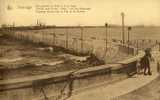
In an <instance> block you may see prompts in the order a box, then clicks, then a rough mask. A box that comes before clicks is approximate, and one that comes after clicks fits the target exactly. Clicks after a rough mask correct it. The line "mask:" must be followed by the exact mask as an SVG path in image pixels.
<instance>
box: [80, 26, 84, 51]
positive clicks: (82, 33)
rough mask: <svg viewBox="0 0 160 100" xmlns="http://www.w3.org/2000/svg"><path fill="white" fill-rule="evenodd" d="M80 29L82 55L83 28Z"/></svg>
mask: <svg viewBox="0 0 160 100" xmlns="http://www.w3.org/2000/svg"><path fill="white" fill-rule="evenodd" d="M80 28H81V53H82V54H83V27H80Z"/></svg>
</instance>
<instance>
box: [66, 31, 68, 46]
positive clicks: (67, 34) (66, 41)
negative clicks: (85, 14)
mask: <svg viewBox="0 0 160 100" xmlns="http://www.w3.org/2000/svg"><path fill="white" fill-rule="evenodd" d="M66 49H68V29H67V28H66Z"/></svg>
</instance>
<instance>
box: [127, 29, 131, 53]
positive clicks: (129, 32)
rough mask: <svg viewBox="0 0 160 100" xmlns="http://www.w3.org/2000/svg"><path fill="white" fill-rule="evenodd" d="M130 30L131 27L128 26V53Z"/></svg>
mask: <svg viewBox="0 0 160 100" xmlns="http://www.w3.org/2000/svg"><path fill="white" fill-rule="evenodd" d="M130 30H131V27H130V26H129V27H128V54H129V53H130V52H129V41H130Z"/></svg>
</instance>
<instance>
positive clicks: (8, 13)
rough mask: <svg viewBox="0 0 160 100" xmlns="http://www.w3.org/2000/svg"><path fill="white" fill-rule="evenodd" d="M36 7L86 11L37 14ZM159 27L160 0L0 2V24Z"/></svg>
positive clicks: (0, 0) (26, 0)
mask: <svg viewBox="0 0 160 100" xmlns="http://www.w3.org/2000/svg"><path fill="white" fill-rule="evenodd" d="M36 5H75V6H76V7H81V8H90V9H89V10H88V11H86V12H85V13H70V14H66V13H45V14H44V13H37V12H36ZM121 12H124V13H125V24H127V25H137V24H144V25H160V13H159V12H160V0H0V24H13V23H15V25H16V26H19V25H35V24H36V21H37V20H39V21H40V22H41V23H45V24H48V25H57V26H58V25H104V23H105V22H108V23H111V24H121V15H120V13H121Z"/></svg>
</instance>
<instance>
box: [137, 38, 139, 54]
mask: <svg viewBox="0 0 160 100" xmlns="http://www.w3.org/2000/svg"><path fill="white" fill-rule="evenodd" d="M138 48H139V45H138V40H137V54H138Z"/></svg>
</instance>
